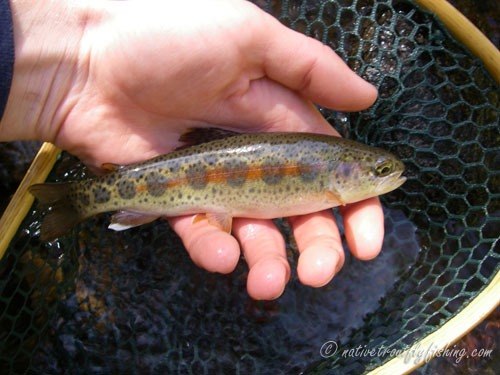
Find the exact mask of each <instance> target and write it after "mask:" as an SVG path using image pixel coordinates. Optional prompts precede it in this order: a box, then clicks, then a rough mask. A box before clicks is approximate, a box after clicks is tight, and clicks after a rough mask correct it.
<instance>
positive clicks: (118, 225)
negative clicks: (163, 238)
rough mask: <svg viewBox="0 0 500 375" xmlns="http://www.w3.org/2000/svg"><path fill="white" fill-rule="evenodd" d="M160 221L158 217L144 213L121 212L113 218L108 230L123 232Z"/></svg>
mask: <svg viewBox="0 0 500 375" xmlns="http://www.w3.org/2000/svg"><path fill="white" fill-rule="evenodd" d="M156 219H158V215H150V214H146V213H143V212H134V211H120V212H118V213H116V214H114V215H113V216H111V223H110V224H109V226H108V228H109V229H113V230H116V231H121V230H125V229H129V228H133V227H137V226H139V225H142V224H147V223H150V222H152V221H153V220H156Z"/></svg>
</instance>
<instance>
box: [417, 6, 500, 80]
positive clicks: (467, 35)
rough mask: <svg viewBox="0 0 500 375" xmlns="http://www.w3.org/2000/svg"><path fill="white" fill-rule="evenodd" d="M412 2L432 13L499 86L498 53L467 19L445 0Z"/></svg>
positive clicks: (499, 60)
mask: <svg viewBox="0 0 500 375" xmlns="http://www.w3.org/2000/svg"><path fill="white" fill-rule="evenodd" d="M414 1H415V3H417V4H418V5H420V6H421V7H422V8H425V9H427V10H429V11H431V12H432V13H434V14H435V15H436V16H437V17H438V18H439V20H440V21H441V22H442V23H443V24H444V25H445V26H446V28H447V29H448V31H449V32H450V33H451V34H452V35H453V37H454V38H455V39H456V40H457V41H459V42H460V43H462V44H463V45H464V46H465V47H467V49H468V50H469V51H470V52H472V53H473V54H474V55H475V56H476V57H477V58H479V59H480V60H481V61H482V62H483V64H484V66H485V67H486V69H487V70H488V72H489V73H490V74H491V76H492V78H493V79H494V80H495V82H496V83H497V85H499V86H500V51H499V50H498V49H497V47H495V45H494V44H493V43H492V42H491V41H490V40H489V39H488V38H487V37H486V36H485V35H484V34H483V33H482V32H481V31H480V30H479V29H478V28H477V27H476V26H475V25H474V24H473V23H472V22H471V21H469V19H468V18H467V17H465V16H464V15H463V14H462V13H460V12H459V11H458V10H457V9H456V8H455V7H453V5H451V4H450V3H449V2H448V1H446V0H414Z"/></svg>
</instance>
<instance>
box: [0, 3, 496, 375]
mask: <svg viewBox="0 0 500 375" xmlns="http://www.w3.org/2000/svg"><path fill="white" fill-rule="evenodd" d="M256 3H257V5H259V6H261V7H263V8H264V9H265V10H267V11H269V12H270V13H272V14H273V15H274V16H275V17H277V18H279V20H280V21H281V22H283V23H284V24H285V25H287V26H289V27H291V28H293V29H295V30H298V31H300V32H303V33H306V34H308V35H311V36H313V37H314V38H316V39H318V40H320V41H322V42H323V43H325V44H327V45H329V46H331V47H332V48H333V49H334V50H335V51H336V52H337V53H338V54H339V55H340V56H341V57H342V58H344V59H345V61H347V63H348V64H349V66H350V67H351V68H352V69H354V70H355V71H356V72H358V73H359V74H360V75H361V76H363V77H364V78H366V79H367V80H369V81H370V82H372V83H373V84H375V85H376V86H377V87H378V88H379V91H380V96H379V99H378V100H377V102H376V103H375V105H374V106H373V107H372V108H370V109H369V110H367V111H363V112H360V113H351V114H346V113H338V112H333V111H329V110H325V109H321V111H322V113H323V114H324V116H325V117H326V118H327V119H328V120H329V121H330V122H331V123H332V125H334V126H335V127H336V128H337V129H338V130H339V131H340V132H341V133H342V134H343V135H344V136H346V137H349V138H354V139H357V140H359V141H361V142H364V143H367V144H372V145H378V146H380V147H383V148H385V149H387V150H390V151H392V152H394V153H395V154H397V155H399V156H400V157H401V159H402V160H403V161H404V163H405V165H406V167H407V172H406V175H407V177H408V181H407V182H406V183H405V184H404V185H403V187H402V188H400V189H398V190H397V191H395V192H392V193H390V194H388V195H386V196H384V197H383V198H382V202H383V205H384V210H385V218H386V238H385V240H384V246H383V250H382V253H381V255H380V256H379V257H378V258H376V259H375V260H373V261H370V262H361V261H358V260H356V259H355V258H353V257H351V256H350V255H349V254H347V258H346V264H345V266H344V268H343V270H342V271H341V272H340V274H339V275H337V276H336V278H335V279H334V281H333V282H332V283H330V284H329V285H327V286H326V287H323V288H320V289H311V288H308V287H305V286H303V285H301V284H300V283H299V282H298V280H297V276H296V274H295V273H294V272H292V276H291V280H290V283H289V285H288V287H287V289H286V291H285V293H284V295H283V296H282V297H281V298H280V299H278V300H277V301H273V302H255V301H252V300H251V299H249V298H248V296H247V293H246V289H245V279H246V275H247V267H246V265H245V263H244V261H243V260H242V261H240V263H239V265H238V267H237V269H236V271H235V272H233V273H232V274H230V275H227V276H221V275H213V274H210V273H207V272H205V271H203V270H201V269H198V268H197V267H196V266H194V265H193V264H192V262H191V261H190V260H189V257H188V256H187V255H186V253H185V251H184V249H183V247H182V243H181V242H180V240H179V239H178V238H177V237H176V236H175V235H174V234H173V233H172V231H171V230H170V229H169V227H168V225H167V224H166V223H165V222H162V221H157V222H155V223H152V224H149V225H145V226H142V227H140V228H135V229H131V230H129V231H126V232H120V233H115V232H112V231H109V230H108V229H107V228H106V227H107V223H108V219H109V217H108V215H102V216H99V217H97V218H94V219H91V220H88V221H86V222H85V223H83V224H81V225H80V226H79V227H78V228H76V229H75V230H74V231H73V232H72V233H70V234H69V235H67V236H65V237H64V238H61V239H59V240H58V241H55V242H53V243H48V244H45V243H41V242H40V241H39V239H38V234H39V227H40V219H41V215H42V214H41V213H40V212H39V211H38V210H36V209H35V208H34V209H33V210H32V211H31V212H30V214H29V215H28V216H27V217H26V218H25V220H24V222H23V224H22V225H21V226H20V228H19V230H18V233H17V234H16V236H15V238H14V240H13V241H12V243H11V245H10V247H9V249H8V251H7V253H6V255H5V256H4V258H3V259H2V260H1V262H0V273H1V278H0V325H1V331H0V335H1V337H0V338H1V340H0V345H1V346H0V372H1V373H19V374H41V373H43V374H60V373H65V374H105V373H120V374H172V373H176V374H251V373H260V374H292V373H297V374H298V373H311V374H340V373H342V374H360V373H363V372H366V371H369V370H370V369H373V368H376V367H378V366H380V365H381V364H383V363H384V362H385V361H387V360H389V359H391V358H392V357H391V356H390V351H389V350H392V349H394V350H402V349H405V348H406V347H408V346H409V345H412V344H413V343H415V342H416V341H417V340H419V339H421V338H422V337H424V336H426V335H428V334H429V333H431V332H433V331H435V330H436V329H438V328H439V327H440V326H441V325H442V324H443V323H444V322H446V321H447V320H448V319H450V318H451V317H452V316H454V315H455V314H456V313H457V312H459V311H460V310H461V309H462V308H463V307H464V306H466V305H467V303H468V302H470V301H471V299H473V298H474V297H475V296H476V295H477V294H478V293H479V292H480V291H481V290H482V289H483V288H484V287H485V286H486V285H487V284H488V283H489V282H490V280H491V279H492V277H493V276H494V275H495V274H496V272H497V270H498V265H499V258H500V245H499V241H498V238H499V237H500V133H499V129H498V119H499V113H500V110H499V108H500V107H499V106H500V100H499V92H500V91H499V90H498V87H497V86H496V85H495V83H494V82H493V80H492V79H491V77H490V76H489V75H488V73H487V72H486V71H485V69H484V67H483V65H482V63H481V62H480V61H478V60H477V59H476V58H474V57H473V56H471V54H470V53H469V52H467V51H466V50H465V49H464V48H463V47H462V46H461V45H460V44H458V43H457V42H455V41H454V40H453V39H452V38H451V37H450V36H449V34H448V33H447V31H446V29H445V28H444V27H443V26H442V25H441V24H440V23H439V22H438V21H437V20H436V19H435V18H434V17H433V16H432V15H431V14H429V13H427V12H425V11H423V10H421V9H419V8H418V7H417V6H416V5H415V4H414V3H413V2H411V1H396V0H393V1H389V0H385V1H384V0H376V1H375V0H337V1H334V2H331V1H312V0H310V1H305V0H295V1H286V0H284V1H278V0H271V1H269V0H268V1H265V0H256ZM332 84H335V82H332ZM86 173H87V172H86V169H85V168H84V167H83V166H81V165H80V164H79V163H78V162H77V161H76V160H74V159H73V158H72V157H70V156H68V155H63V156H62V157H61V158H60V160H59V161H58V163H57V164H56V167H55V168H54V169H53V171H52V173H51V175H50V176H49V180H69V179H78V178H84V177H85V175H86ZM276 223H277V224H278V226H279V227H280V229H281V230H282V231H283V234H284V235H285V237H286V238H287V249H288V256H289V261H290V262H291V265H292V269H294V268H295V266H296V261H297V255H296V253H297V252H296V247H295V244H294V242H293V238H292V236H291V233H290V230H289V228H288V226H287V224H286V222H284V221H281V220H276ZM339 224H340V226H341V224H342V223H341V221H339ZM344 245H345V244H344ZM329 340H335V341H336V342H337V343H338V344H339V346H340V347H339V350H338V351H337V353H336V355H334V356H332V357H330V358H323V357H321V355H320V349H321V347H322V345H323V344H324V343H325V342H328V341H329ZM360 346H361V347H362V348H363V349H366V350H370V349H372V348H373V349H376V350H378V349H379V348H381V347H384V348H387V349H388V350H387V351H386V352H385V353H386V355H384V354H383V353H382V354H380V353H379V354H378V355H377V356H370V355H365V356H350V355H342V353H343V351H344V350H350V349H353V348H358V347H360ZM344 353H345V352H344Z"/></svg>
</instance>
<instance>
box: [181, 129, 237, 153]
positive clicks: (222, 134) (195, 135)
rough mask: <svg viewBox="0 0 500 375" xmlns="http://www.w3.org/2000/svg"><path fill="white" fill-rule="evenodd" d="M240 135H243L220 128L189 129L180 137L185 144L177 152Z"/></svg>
mask: <svg viewBox="0 0 500 375" xmlns="http://www.w3.org/2000/svg"><path fill="white" fill-rule="evenodd" d="M239 134H241V133H238V132H235V131H232V130H226V129H220V128H189V129H187V130H186V131H185V132H184V133H182V134H181V136H180V137H179V141H180V142H182V143H184V144H183V145H182V146H180V147H178V148H177V150H179V149H183V148H187V147H191V146H195V145H199V144H201V143H206V142H211V141H215V140H217V139H223V138H229V137H234V136H235V135H239Z"/></svg>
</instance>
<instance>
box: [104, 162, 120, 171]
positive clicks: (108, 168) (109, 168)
mask: <svg viewBox="0 0 500 375" xmlns="http://www.w3.org/2000/svg"><path fill="white" fill-rule="evenodd" d="M120 168H123V165H120V164H114V163H103V164H101V169H102V170H103V171H104V172H114V171H116V170H117V169H120Z"/></svg>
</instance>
